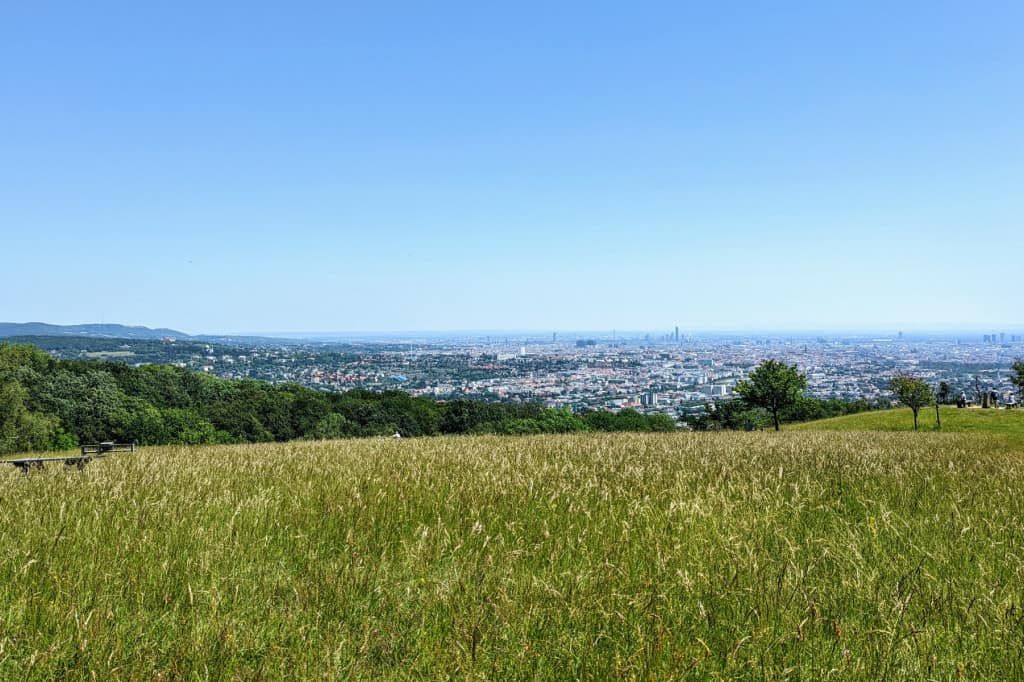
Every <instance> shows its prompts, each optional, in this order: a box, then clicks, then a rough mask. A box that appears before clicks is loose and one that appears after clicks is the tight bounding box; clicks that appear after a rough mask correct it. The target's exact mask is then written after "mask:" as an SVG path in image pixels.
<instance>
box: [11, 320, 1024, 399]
mask: <svg viewBox="0 0 1024 682" xmlns="http://www.w3.org/2000/svg"><path fill="white" fill-rule="evenodd" d="M125 329H131V330H136V331H134V332H133V334H134V335H135V336H136V338H115V337H111V336H107V335H105V334H88V335H82V334H80V333H76V334H64V335H56V334H54V333H53V332H50V331H48V332H47V335H31V334H29V335H24V334H22V335H15V336H10V337H9V340H15V341H16V340H21V341H27V342H31V343H34V344H35V345H37V346H39V347H41V348H43V349H44V350H46V351H48V352H49V353H51V354H52V355H54V356H55V357H60V358H64V359H91V360H106V361H113V362H122V363H127V364H131V365H143V364H150V363H167V364H173V365H176V366H178V367H181V368H185V369H189V370H194V371H198V372H207V373H210V374H214V375H217V376H220V377H225V378H235V379H242V378H252V379H260V380H265V381H270V382H274V383H283V382H294V383H298V384H302V385H304V386H309V387H313V388H317V389H320V390H328V391H347V390H351V389H368V390H375V391H379V390H401V391H406V392H408V393H410V394H413V395H417V396H430V397H433V398H436V399H440V400H445V399H455V398H475V399H479V400H487V401H503V402H540V403H543V404H545V405H547V406H549V407H565V408H569V409H571V410H574V411H586V410H592V409H607V410H613V411H615V410H619V409H623V408H634V409H637V410H639V411H641V412H644V413H656V412H660V413H665V414H668V415H670V416H672V417H673V418H676V419H682V418H684V417H686V416H689V415H694V414H698V413H700V412H703V411H704V410H706V409H707V406H708V405H709V404H711V403H713V402H715V401H719V400H729V399H731V398H732V395H733V389H734V387H735V385H736V383H737V382H738V381H740V380H741V379H743V378H745V377H746V376H747V375H748V374H749V373H750V371H751V370H753V369H754V367H755V366H756V365H757V364H758V363H759V362H761V361H762V360H764V359H766V358H775V359H780V360H783V361H785V362H787V363H790V364H796V365H798V366H799V368H800V369H801V371H803V372H805V373H806V374H807V378H808V384H809V385H808V389H809V390H808V392H809V394H810V395H812V396H814V397H817V398H839V399H845V400H854V399H865V400H869V401H875V402H880V403H883V404H884V403H885V402H886V401H889V400H890V399H891V395H890V393H889V391H888V388H887V386H888V382H889V379H890V378H891V377H892V375H893V374H894V373H895V372H907V373H911V374H914V375H915V376H918V377H920V378H922V379H924V380H926V381H928V382H929V383H931V384H934V385H938V384H939V382H947V383H948V384H949V386H950V387H951V390H952V391H953V392H954V393H955V394H957V395H959V394H960V393H961V392H963V393H967V394H969V395H973V394H974V393H975V392H977V391H980V390H985V391H995V392H996V393H998V394H1000V395H1004V396H1009V395H1010V394H1011V391H1012V388H1013V386H1012V384H1011V383H1010V381H1009V374H1010V373H1009V371H1008V370H1009V367H1010V365H1011V363H1012V362H1013V360H1014V359H1015V358H1018V357H1020V356H1022V355H1024V334H1022V333H1019V332H1004V331H991V332H988V333H970V334H967V333H963V334H959V335H957V334H951V333H935V334H921V333H915V334H911V333H908V334H904V333H902V332H890V333H888V334H875V335H865V334H849V335H825V334H806V333H804V334H799V333H773V334H764V333H762V334H743V333H734V334H725V333H720V334H687V333H684V332H681V331H680V329H679V327H673V328H671V329H669V330H668V331H663V332H619V331H608V332H603V333H598V332H563V331H558V332H550V333H544V334H540V333H536V332H533V333H523V332H518V333H517V332H508V333H495V332H491V333H486V332H480V333H475V332H460V333H454V334H443V333H408V334H399V333H390V334H347V335H346V334H330V333H323V334H315V335H314V334H309V335H306V337H307V338H305V339H295V338H290V339H283V338H274V337H273V335H263V336H253V337H230V336H204V337H192V336H189V335H186V334H181V333H180V332H173V331H171V330H148V331H151V332H152V334H147V333H145V332H138V330H139V329H144V328H125ZM104 331H105V332H107V333H114V334H116V333H117V329H116V328H115V329H105V330H104ZM162 334H166V335H162ZM140 337H141V338H140ZM310 337H315V338H310ZM211 339H216V340H211Z"/></svg>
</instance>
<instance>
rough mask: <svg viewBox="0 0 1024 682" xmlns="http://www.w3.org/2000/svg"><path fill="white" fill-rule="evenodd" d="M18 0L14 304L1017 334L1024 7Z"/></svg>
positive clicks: (83, 318)
mask: <svg viewBox="0 0 1024 682" xmlns="http://www.w3.org/2000/svg"><path fill="white" fill-rule="evenodd" d="M498 5H499V3H487V2H465V3H443V2H438V3H425V2H416V3H391V2H366V3H344V2H324V3H303V2H295V3H258V2H257V3H252V2H246V3H231V2H175V3H150V2H131V3H128V2H125V3H108V2H102V1H97V2H66V3H49V2H44V1H42V0H40V1H39V2H7V3H3V4H0V64H2V68H0V254H2V255H0V292H2V293H0V320H4V321H30V320H31V321H45V322H54V323H74V322H99V321H106V322H121V323H126V324H145V325H149V326H170V327H175V328H178V329H182V330H184V331H190V332H258V331H311V330H332V331H333V330H338V331H342V330H344V331H356V330H382V331H383V330H414V329H415V330H444V329H538V330H541V329H610V328H613V327H614V328H619V329H648V328H650V329H665V328H670V327H671V326H672V325H675V324H678V325H680V327H681V328H682V329H684V330H687V331H698V330H714V329H765V328H770V329H786V328H798V329H836V328H841V329H853V328H873V329H885V328H892V329H907V330H913V329H925V328H932V329H934V328H974V327H983V328H985V329H988V328H993V329H1002V328H1003V327H1007V328H1009V327H1010V326H1013V325H1018V326H1024V325H1020V324H1019V323H1021V322H1024V305H1022V304H1021V282H1022V277H1024V267H1022V264H1021V255H1022V253H1024V229H1022V216H1024V39H1022V27H1024V3H1021V2H1019V1H1014V2H962V3H947V2H934V1H932V2H899V3H893V2H862V1H858V2H847V3H839V2H805V3H799V2H702V3H685V2H665V3H642V2H614V3H612V2H591V1H588V2H537V3H533V2H521V1H517V2H507V3H500V5H501V6H500V7H499V6H498Z"/></svg>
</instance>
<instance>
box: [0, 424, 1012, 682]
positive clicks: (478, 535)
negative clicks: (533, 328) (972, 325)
mask: <svg viewBox="0 0 1024 682" xmlns="http://www.w3.org/2000/svg"><path fill="white" fill-rule="evenodd" d="M858 416H860V415H858ZM0 498H2V499H0V514H2V521H0V557H2V558H0V678H2V679H54V678H59V677H64V678H68V677H70V678H72V679H80V678H81V679H101V680H106V679H146V680H149V679H217V680H220V679H296V678H303V679H353V678H355V679H422V678H438V677H455V678H460V679H476V678H480V679H484V678H486V679H502V680H504V679H524V678H529V679H569V678H591V679H593V678H609V677H617V678H627V679H653V678H657V679H669V678H680V677H693V678H709V677H721V678H736V677H740V678H744V677H746V678H758V679H760V678H767V679H783V678H794V677H799V678H803V679H824V678H832V679H872V680H874V679H879V678H889V679H893V678H895V679H899V678H913V679H951V678H958V677H966V678H989V679H1012V678H1021V677H1024V658H1022V653H1021V652H1022V651H1024V447H1022V446H1021V444H1020V441H1019V440H1016V439H1013V438H1007V437H1005V436H998V435H996V436H988V435H979V434H957V433H943V434H933V433H919V434H910V433H874V434H861V433H841V432H830V431H820V432H813V431H812V432H798V431H788V432H783V433H781V434H775V433H714V434H673V435H660V434H651V435H610V434H606V435H600V434H583V435H571V436H537V437H521V438H513V437H450V438H429V439H405V440H390V439H377V440H352V441H333V442H295V443H289V444H284V445H273V444H266V445H245V446H210V447H201V448H200V447H196V448H190V447H162V448H157V447H154V448H143V449H142V450H141V451H139V452H138V453H136V454H135V455H125V456H118V457H112V458H110V459H108V460H105V461H100V462H95V463H93V464H90V465H89V466H88V467H87V468H86V469H85V470H84V471H76V470H66V469H64V468H63V467H61V466H50V467H48V468H47V469H46V470H44V471H42V472H37V473H31V474H29V475H23V474H21V473H19V472H18V471H17V470H15V469H14V467H5V468H3V469H0Z"/></svg>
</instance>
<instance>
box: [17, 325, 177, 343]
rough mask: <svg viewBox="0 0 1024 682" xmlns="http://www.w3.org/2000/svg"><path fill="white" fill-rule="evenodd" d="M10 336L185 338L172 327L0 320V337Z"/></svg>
mask: <svg viewBox="0 0 1024 682" xmlns="http://www.w3.org/2000/svg"><path fill="white" fill-rule="evenodd" d="M11 336H86V337H96V338H113V339H162V338H175V339H187V338H188V337H189V335H188V334H186V333H184V332H179V331H175V330H174V329H150V328H149V327H129V326H126V325H123V324H66V325H65V324H47V323H45V322H0V338H7V337H11Z"/></svg>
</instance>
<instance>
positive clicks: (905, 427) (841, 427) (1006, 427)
mask: <svg viewBox="0 0 1024 682" xmlns="http://www.w3.org/2000/svg"><path fill="white" fill-rule="evenodd" d="M941 416H942V431H943V432H946V433H987V434H1001V435H1004V436H1010V437H1013V438H1015V439H1019V440H1022V441H1024V409H1015V410H982V409H978V408H968V409H957V408H956V407H952V406H943V407H942V412H941ZM786 428H787V429H790V430H795V431H801V430H806V431H913V429H914V418H913V416H912V415H911V412H910V410H909V409H906V408H901V409H894V410H879V411H875V412H861V413H859V414H850V415H845V416H842V417H834V418H832V419H821V420H818V421H813V422H806V423H803V424H793V425H790V426H787V427H786ZM920 428H921V430H922V431H934V430H935V408H934V407H932V408H928V409H925V410H922V411H921V414H920Z"/></svg>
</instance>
